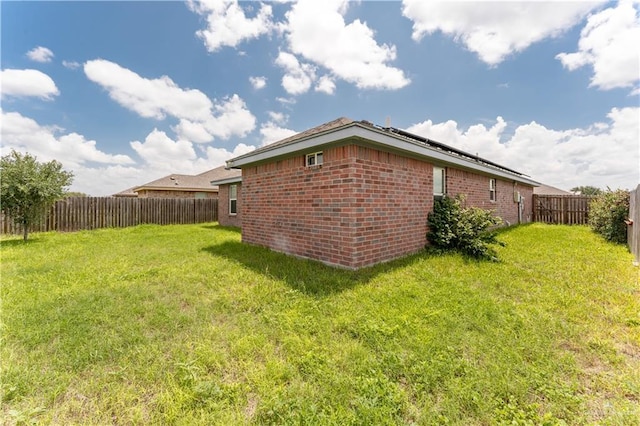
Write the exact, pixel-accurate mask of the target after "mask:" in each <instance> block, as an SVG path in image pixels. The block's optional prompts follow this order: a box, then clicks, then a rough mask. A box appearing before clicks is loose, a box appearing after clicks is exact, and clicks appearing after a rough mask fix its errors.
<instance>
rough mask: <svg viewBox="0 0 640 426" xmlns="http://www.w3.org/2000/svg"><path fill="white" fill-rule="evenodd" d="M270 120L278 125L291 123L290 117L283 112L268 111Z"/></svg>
mask: <svg viewBox="0 0 640 426" xmlns="http://www.w3.org/2000/svg"><path fill="white" fill-rule="evenodd" d="M267 114H268V115H269V118H270V119H271V121H272V122H274V123H276V124H285V123H286V122H287V121H289V116H288V115H287V114H285V113H283V112H275V111H267Z"/></svg>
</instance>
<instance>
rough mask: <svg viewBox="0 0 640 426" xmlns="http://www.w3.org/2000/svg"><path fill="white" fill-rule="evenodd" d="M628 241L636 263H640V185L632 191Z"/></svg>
mask: <svg viewBox="0 0 640 426" xmlns="http://www.w3.org/2000/svg"><path fill="white" fill-rule="evenodd" d="M627 243H628V244H629V251H630V252H631V253H632V254H633V258H634V264H635V265H636V266H637V265H638V263H640V185H638V186H637V187H636V189H634V190H633V191H631V193H630V197H629V222H628V223H627Z"/></svg>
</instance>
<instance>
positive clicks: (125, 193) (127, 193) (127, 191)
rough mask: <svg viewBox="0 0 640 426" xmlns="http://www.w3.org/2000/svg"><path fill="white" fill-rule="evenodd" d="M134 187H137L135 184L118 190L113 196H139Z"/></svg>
mask: <svg viewBox="0 0 640 426" xmlns="http://www.w3.org/2000/svg"><path fill="white" fill-rule="evenodd" d="M133 188H135V186H132V187H131V188H127V189H125V190H124V191H120V192H118V193H116V194H113V195H112V197H121V198H137V197H138V194H136V193H135V192H133Z"/></svg>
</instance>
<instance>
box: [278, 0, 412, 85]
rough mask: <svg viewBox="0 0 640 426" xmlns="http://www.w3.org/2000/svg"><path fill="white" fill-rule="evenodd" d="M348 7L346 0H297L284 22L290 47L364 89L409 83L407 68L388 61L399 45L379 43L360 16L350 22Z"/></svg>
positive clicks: (283, 26)
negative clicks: (405, 73) (347, 19)
mask: <svg viewBox="0 0 640 426" xmlns="http://www.w3.org/2000/svg"><path fill="white" fill-rule="evenodd" d="M348 7H349V2H348V1H347V0H326V1H314V0H300V1H299V2H297V3H295V4H294V5H293V7H292V8H291V10H290V11H288V12H287V13H286V18H287V22H286V23H285V24H283V25H282V29H283V31H284V33H285V34H286V38H287V40H288V42H289V48H290V51H291V52H292V53H293V54H295V55H299V56H301V57H302V58H304V59H305V60H307V61H310V62H313V63H314V64H316V65H318V66H322V67H324V68H327V69H328V70H329V71H331V73H332V74H333V75H334V76H336V77H338V78H341V79H343V80H345V81H348V82H349V83H353V84H355V85H356V86H357V87H359V88H362V89H390V90H393V89H399V88H402V87H405V86H406V85H408V84H409V83H410V81H409V79H408V78H407V77H406V76H405V75H404V72H403V71H402V70H400V69H399V68H395V67H392V66H390V65H389V62H391V61H393V60H395V59H396V47H395V46H394V45H388V44H382V45H380V44H378V42H377V41H376V40H375V33H374V31H373V30H372V29H371V28H369V26H368V25H367V24H366V23H364V22H362V21H360V20H359V19H356V20H354V21H353V22H350V23H348V24H347V23H346V22H345V19H344V15H345V14H346V12H347V9H348ZM323 87H327V84H326V83H324V84H323Z"/></svg>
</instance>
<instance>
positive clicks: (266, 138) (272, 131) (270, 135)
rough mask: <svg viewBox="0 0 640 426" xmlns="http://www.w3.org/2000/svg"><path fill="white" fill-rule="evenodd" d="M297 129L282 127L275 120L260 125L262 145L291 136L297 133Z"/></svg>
mask: <svg viewBox="0 0 640 426" xmlns="http://www.w3.org/2000/svg"><path fill="white" fill-rule="evenodd" d="M296 133H298V132H296V131H295V130H291V129H287V128H285V127H280V126H278V124H276V123H274V122H273V121H268V122H266V123H264V124H263V125H262V126H260V134H261V135H262V145H261V146H265V145H269V144H270V143H273V142H277V141H279V140H282V139H284V138H288V137H289V136H293V135H295V134H296Z"/></svg>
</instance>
